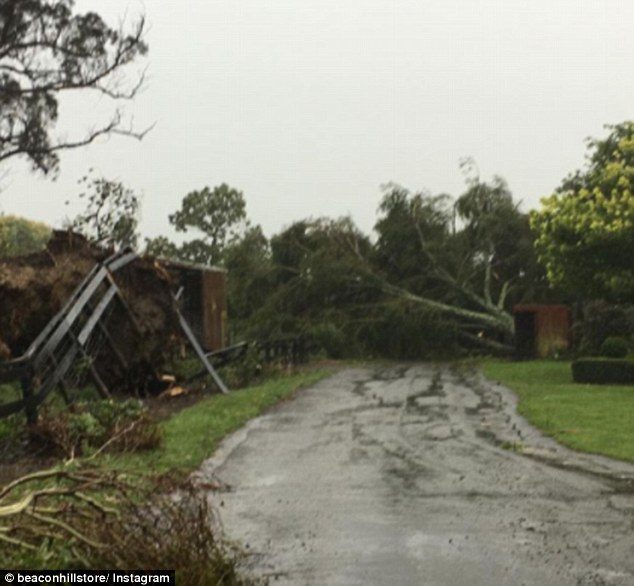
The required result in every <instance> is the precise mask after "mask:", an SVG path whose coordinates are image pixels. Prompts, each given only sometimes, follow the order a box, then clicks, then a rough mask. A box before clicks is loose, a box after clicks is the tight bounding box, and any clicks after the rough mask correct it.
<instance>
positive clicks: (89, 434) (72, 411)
mask: <svg viewBox="0 0 634 586" xmlns="http://www.w3.org/2000/svg"><path fill="white" fill-rule="evenodd" d="M29 431H30V434H31V438H32V439H33V440H34V441H36V442H38V443H40V444H42V445H43V446H44V447H45V448H48V449H50V450H51V451H52V452H54V453H56V454H59V455H61V456H64V457H75V456H79V455H81V454H84V453H86V452H88V451H90V450H91V449H97V448H100V447H101V446H102V445H104V444H105V443H106V442H108V449H110V450H113V451H118V452H131V451H138V450H149V449H153V448H156V447H158V445H159V444H160V442H161V439H162V436H161V429H160V428H159V426H158V425H157V424H156V422H154V421H152V420H151V419H150V417H149V416H148V415H147V413H146V411H145V409H144V407H143V405H142V404H141V403H140V402H139V401H136V400H132V399H131V400H128V401H120V402H117V401H95V402H92V403H76V404H74V405H72V406H71V407H70V408H69V409H68V410H67V411H63V412H61V413H53V412H51V411H43V413H42V416H41V417H40V419H39V420H38V422H37V423H35V424H34V425H32V426H31V427H30V429H29Z"/></svg>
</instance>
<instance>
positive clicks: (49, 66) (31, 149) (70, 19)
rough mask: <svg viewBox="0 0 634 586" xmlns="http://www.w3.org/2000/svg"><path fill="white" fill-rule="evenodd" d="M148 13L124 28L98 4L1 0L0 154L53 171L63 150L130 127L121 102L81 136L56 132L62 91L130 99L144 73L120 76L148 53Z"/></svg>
mask: <svg viewBox="0 0 634 586" xmlns="http://www.w3.org/2000/svg"><path fill="white" fill-rule="evenodd" d="M143 33H144V21H143V19H141V20H140V21H139V22H137V23H136V24H135V25H133V26H132V30H130V31H128V32H126V31H125V30H123V29H119V30H117V29H114V28H112V27H110V26H108V25H107V24H106V23H105V22H104V21H103V19H102V18H101V17H100V16H99V15H98V14H96V13H95V12H86V13H83V14H77V13H75V12H74V2H73V0H10V1H6V0H4V1H3V2H0V162H2V161H5V160H7V159H9V158H11V157H16V156H22V157H26V158H27V159H28V160H29V162H30V163H31V165H32V167H33V168H34V169H35V170H39V171H41V172H42V173H44V174H47V173H50V172H51V171H55V170H56V169H57V167H58V164H59V154H58V153H59V152H60V151H61V150H64V149H72V148H77V147H81V146H84V145H87V144H89V143H91V142H93V141H94V140H95V139H96V138H97V137H99V136H103V135H108V134H126V135H129V136H135V137H137V138H141V137H142V136H143V134H144V132H141V133H138V132H134V131H133V130H132V129H130V128H125V127H124V126H123V124H122V121H123V113H122V111H121V110H120V109H115V111H114V114H113V115H112V116H111V118H110V119H109V121H107V122H105V123H103V124H101V125H100V126H96V127H95V128H94V129H92V130H90V131H89V132H88V133H87V134H83V135H80V136H77V137H75V138H70V139H65V138H57V137H54V136H53V135H52V133H53V129H54V126H55V124H56V122H57V118H58V109H59V104H58V102H59V97H60V95H61V94H62V93H69V92H76V91H78V90H87V91H92V92H99V93H101V94H102V95H103V96H104V97H106V98H108V99H111V100H113V101H118V100H120V99H132V98H133V97H134V96H135V95H136V93H137V92H138V90H139V88H140V86H141V83H142V82H143V76H142V75H141V76H139V77H137V78H136V79H135V81H134V82H132V83H131V84H126V83H125V82H124V79H123V77H122V74H123V73H124V71H125V69H126V68H127V66H128V65H130V64H131V63H133V62H134V61H136V60H137V58H138V57H140V56H141V55H144V54H145V53H146V51H147V45H146V44H145V42H144V41H143V38H142V37H143Z"/></svg>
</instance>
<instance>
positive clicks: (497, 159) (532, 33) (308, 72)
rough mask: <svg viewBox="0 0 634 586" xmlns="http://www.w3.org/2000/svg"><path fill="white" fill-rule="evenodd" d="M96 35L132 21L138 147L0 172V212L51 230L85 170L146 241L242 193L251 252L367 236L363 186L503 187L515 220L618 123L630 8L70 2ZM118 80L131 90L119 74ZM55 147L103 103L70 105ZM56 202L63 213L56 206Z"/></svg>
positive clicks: (625, 110)
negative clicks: (144, 49)
mask: <svg viewBox="0 0 634 586" xmlns="http://www.w3.org/2000/svg"><path fill="white" fill-rule="evenodd" d="M77 8H78V9H79V10H87V9H95V10H97V11H99V12H100V13H101V14H102V15H103V16H104V17H106V18H107V19H108V20H110V21H111V22H113V23H114V22H116V20H117V18H118V17H119V16H121V15H123V13H124V12H127V14H128V18H130V19H133V18H134V16H135V14H138V13H139V12H140V11H142V12H144V13H145V15H146V18H147V21H148V24H149V27H150V28H149V31H148V35H147V41H148V43H149V45H150V51H149V55H148V59H147V64H148V66H149V70H148V80H147V87H146V89H145V91H144V92H143V94H142V95H140V96H138V97H137V99H136V101H135V102H134V103H132V104H129V105H128V107H127V112H128V114H129V115H131V116H134V120H135V124H136V125H137V127H139V128H141V127H143V126H144V125H146V124H149V123H152V122H156V127H155V128H154V130H152V132H151V133H150V134H149V135H148V136H147V137H146V138H145V139H144V140H143V141H142V142H137V141H135V140H132V139H126V138H121V137H113V138H111V139H109V140H107V141H105V140H104V141H102V142H100V143H99V144H96V145H93V146H91V147H87V148H85V149H82V150H80V151H73V152H72V153H71V152H68V153H65V154H64V155H63V156H62V161H61V173H60V175H59V178H58V179H57V181H55V182H51V181H50V180H48V179H46V178H42V177H40V176H36V175H33V174H32V173H30V172H29V169H28V167H27V166H26V165H25V164H23V163H20V162H19V161H11V162H10V164H8V165H7V167H8V169H7V168H5V169H4V171H5V172H6V173H5V175H4V176H3V177H2V180H1V181H2V184H1V186H2V192H1V193H0V211H2V212H4V213H14V214H20V215H24V216H27V217H30V218H34V219H38V220H42V221H46V222H48V223H52V224H56V223H59V222H60V221H61V220H62V218H63V217H64V216H65V215H66V214H68V213H73V212H74V211H77V209H78V208H77V205H76V203H75V202H76V196H77V193H78V192H79V187H78V186H77V183H76V182H77V180H78V179H79V178H80V177H81V176H82V175H83V174H84V173H85V172H86V171H87V170H88V169H89V168H90V167H94V168H95V169H96V170H97V172H98V173H99V174H102V175H104V176H106V177H108V178H112V179H119V180H121V181H123V182H124V183H125V184H126V185H127V186H129V187H131V188H133V189H134V190H136V191H138V192H140V193H142V194H143V214H142V224H141V228H142V231H143V233H144V234H145V235H148V236H149V235H151V236H154V235H158V234H161V233H165V234H169V233H171V231H170V228H169V225H168V222H167V215H168V213H170V212H172V211H174V210H175V209H176V208H177V207H178V205H179V202H180V200H181V199H182V197H183V196H184V195H185V194H186V193H188V192H189V191H191V190H193V189H199V188H202V187H204V186H205V185H209V186H214V185H217V184H219V183H222V182H226V183H229V184H230V185H232V186H235V187H237V188H239V189H241V190H242V191H244V193H245V196H246V199H247V206H248V213H249V216H250V217H251V219H252V221H253V222H254V223H260V224H262V226H263V227H264V229H265V231H266V232H267V233H268V234H269V235H270V234H271V233H273V232H275V231H277V230H279V229H280V228H281V227H282V226H284V225H287V224H288V223H290V222H292V221H293V220H297V219H300V218H303V217H309V216H313V217H315V216H320V215H329V216H340V215H344V214H351V215H352V216H353V217H354V219H355V220H356V222H357V223H358V224H359V225H360V226H361V227H362V228H363V229H365V230H369V229H371V227H372V225H373V224H374V220H375V212H376V208H377V205H378V202H379V199H380V185H381V184H384V183H387V182H389V181H395V182H397V183H400V184H402V185H404V186H407V187H409V188H411V189H422V188H427V189H429V190H431V191H433V192H448V193H451V194H453V195H459V194H460V192H461V190H462V188H463V178H462V175H461V173H460V170H459V167H458V162H459V159H460V158H461V157H463V156H466V155H470V156H473V157H474V158H475V159H476V161H477V163H478V166H479V168H480V172H481V175H482V176H483V177H485V178H488V177H489V176H491V175H493V174H499V175H502V176H503V177H505V178H506V180H507V181H508V182H509V184H510V187H511V189H512V191H513V192H514V194H515V195H516V196H517V197H518V198H520V199H522V200H523V201H524V204H525V209H528V208H530V207H535V206H537V205H538V202H539V198H540V197H542V196H544V195H547V194H548V193H549V192H550V191H552V189H553V188H554V187H555V186H556V185H557V184H558V183H559V181H560V180H561V179H562V178H563V177H564V176H565V175H566V174H567V173H568V172H570V171H572V170H574V169H575V168H577V167H579V166H580V165H581V164H582V163H583V156H584V150H585V148H584V143H583V140H584V138H585V137H587V136H588V135H593V136H601V135H602V134H603V132H604V131H603V128H602V127H603V125H604V124H605V123H614V122H620V121H623V120H626V119H631V118H632V117H633V110H634V35H633V34H632V25H633V24H634V2H633V1H632V0H603V1H602V0H531V1H530V2H527V1H526V0H391V1H387V0H363V1H361V0H335V1H332V0H227V1H219V0H178V1H173V0H169V1H168V0H145V2H144V3H139V2H135V1H134V0H132V1H131V0H100V1H98V0H80V1H78V2H77ZM132 73H133V72H131V74H132ZM62 105H63V108H62V120H61V122H60V125H59V132H60V133H63V134H65V135H67V136H69V137H70V136H75V135H77V134H81V132H82V131H84V130H85V129H86V128H88V127H89V126H90V125H91V124H94V123H95V122H96V121H97V120H106V119H107V118H108V116H109V114H110V113H111V106H112V105H111V103H109V101H108V100H106V99H103V98H100V99H99V100H95V99H91V98H89V97H88V96H86V95H85V93H84V95H77V96H75V97H73V98H70V99H66V100H65V101H64V103H63V104H62ZM69 199H70V200H71V205H70V206H65V203H64V202H65V201H67V200H69Z"/></svg>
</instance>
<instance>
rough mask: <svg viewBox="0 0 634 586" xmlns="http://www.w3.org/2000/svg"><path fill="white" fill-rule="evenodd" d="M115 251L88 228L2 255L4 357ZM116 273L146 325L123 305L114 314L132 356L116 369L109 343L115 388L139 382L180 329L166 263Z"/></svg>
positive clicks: (116, 330)
mask: <svg viewBox="0 0 634 586" xmlns="http://www.w3.org/2000/svg"><path fill="white" fill-rule="evenodd" d="M111 254H112V250H105V249H102V248H99V247H97V246H95V245H93V244H91V243H90V242H88V241H87V240H86V239H85V238H84V237H83V236H81V235H78V234H74V233H72V232H65V231H55V232H53V236H52V238H51V240H50V242H49V243H48V245H47V248H46V249H45V250H43V251H41V252H38V253H34V254H30V255H27V256H22V257H14V258H2V259H0V307H1V308H2V311H1V312H0V361H1V360H10V359H13V358H17V357H19V356H21V355H22V354H23V353H24V352H25V351H26V350H27V348H28V346H29V344H30V343H31V342H32V341H33V340H34V339H35V338H36V337H37V335H38V334H39V333H40V332H41V331H42V329H43V328H44V327H45V326H46V324H47V323H48V321H49V320H50V319H51V318H52V317H53V316H54V315H55V314H56V313H57V312H58V311H59V310H60V309H61V308H62V307H63V306H64V305H65V303H66V302H67V301H68V299H69V297H70V296H71V294H72V293H73V291H74V290H75V289H76V288H77V286H78V285H79V284H80V283H81V282H82V280H83V279H84V278H85V277H86V275H87V274H88V273H89V272H90V270H91V269H92V268H93V267H94V266H95V264H96V263H98V262H101V261H103V260H105V259H106V258H107V257H108V256H110V255H111ZM115 281H116V283H117V285H118V286H119V289H120V290H121V292H122V295H123V297H124V299H125V300H126V302H127V304H128V305H129V307H130V308H131V310H132V313H133V314H134V316H135V318H136V322H137V324H138V325H139V326H140V332H137V331H133V327H132V323H131V322H130V321H129V320H128V319H127V316H125V315H124V314H123V313H121V312H118V313H116V314H113V315H112V317H111V318H110V320H111V321H110V323H109V329H110V330H111V331H112V334H113V335H114V336H115V337H116V340H117V343H118V344H121V345H122V347H121V348H120V350H121V351H122V354H123V355H124V356H125V357H126V359H128V360H129V361H130V364H129V367H128V368H126V369H121V371H119V372H117V370H116V369H115V368H113V364H116V361H115V360H111V358H113V357H109V356H108V355H107V349H106V350H105V351H104V352H105V354H102V355H101V356H99V357H97V358H98V359H99V360H102V361H103V363H104V364H105V365H107V368H104V373H103V374H104V378H106V379H109V380H107V381H106V382H107V383H108V385H109V386H112V387H113V388H115V389H116V388H117V387H125V386H131V385H132V384H135V385H138V384H139V381H143V380H144V378H145V379H147V375H148V370H156V369H157V368H159V367H160V365H161V364H162V362H163V361H164V358H165V357H166V353H167V350H168V349H170V348H171V349H173V348H175V347H177V346H179V343H180V342H179V340H180V330H179V326H178V318H177V315H176V313H175V306H174V300H173V297H172V294H171V288H172V283H171V281H170V277H169V275H168V273H167V272H166V271H165V270H163V269H162V268H161V267H160V266H159V265H157V264H156V263H155V262H153V261H152V260H151V259H144V258H138V259H135V260H134V261H132V262H131V263H130V264H129V265H126V266H125V267H123V268H121V269H120V270H119V271H117V273H116V275H115ZM96 365H97V366H98V363H97V364H96ZM150 366H151V368H150ZM124 370H125V372H124ZM141 384H143V383H141ZM138 390H139V389H135V391H138Z"/></svg>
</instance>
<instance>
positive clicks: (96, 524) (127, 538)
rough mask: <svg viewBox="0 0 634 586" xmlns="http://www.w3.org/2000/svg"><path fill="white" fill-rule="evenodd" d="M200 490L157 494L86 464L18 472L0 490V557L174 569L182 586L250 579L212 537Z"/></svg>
mask: <svg viewBox="0 0 634 586" xmlns="http://www.w3.org/2000/svg"><path fill="white" fill-rule="evenodd" d="M217 527H218V523H217V521H216V520H215V519H214V515H213V513H212V510H211V507H210V506H209V504H208V502H207V499H206V498H205V496H204V495H201V494H200V493H198V492H196V491H195V490H194V488H193V487H191V486H186V487H184V488H181V489H180V490H178V491H177V492H175V493H171V494H167V493H164V492H158V491H156V490H155V489H154V487H148V486H147V484H142V483H138V482H135V481H134V480H132V479H130V478H129V477H125V476H123V475H122V474H118V473H116V472H104V471H103V470H101V469H99V468H97V467H90V466H88V465H86V463H85V462H84V463H81V464H80V463H78V464H77V465H76V466H72V465H71V466H67V467H65V468H60V469H53V470H45V471H40V472H36V473H33V474H31V475H28V476H25V477H22V478H19V479H17V480H15V481H14V482H12V483H10V484H8V485H7V486H6V487H5V488H4V489H2V490H1V491H0V559H2V560H3V562H4V563H5V565H7V566H8V567H15V568H22V567H30V568H35V567H48V568H51V565H56V566H57V567H58V568H61V569H67V568H90V569H107V568H110V569H112V568H117V569H120V570H147V571H151V570H157V569H170V570H175V571H176V576H177V582H178V583H179V584H182V585H187V586H204V585H208V584H217V585H220V586H238V585H243V584H251V582H249V581H245V579H244V578H241V577H240V576H239V575H238V572H237V568H238V565H239V563H240V561H241V559H242V557H243V555H242V553H241V552H240V550H238V549H237V547H235V546H233V545H231V544H229V543H227V542H225V541H224V540H223V539H222V538H219V537H218V536H217V533H218V529H217Z"/></svg>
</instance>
